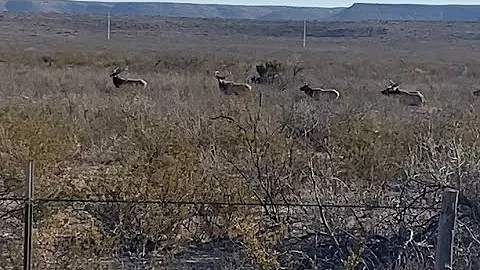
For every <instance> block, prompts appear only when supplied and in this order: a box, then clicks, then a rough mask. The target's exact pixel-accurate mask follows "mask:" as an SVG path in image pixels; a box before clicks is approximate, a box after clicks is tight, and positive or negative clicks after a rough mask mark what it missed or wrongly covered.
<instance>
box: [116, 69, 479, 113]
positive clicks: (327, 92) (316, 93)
mask: <svg viewBox="0 0 480 270" xmlns="http://www.w3.org/2000/svg"><path fill="white" fill-rule="evenodd" d="M127 69H128V67H127V68H119V67H115V68H114V69H113V71H112V72H111V74H110V77H111V78H112V81H113V84H114V85H115V87H116V88H119V87H120V86H121V85H140V86H143V88H146V87H147V82H146V81H145V80H143V79H140V78H122V77H120V76H119V74H120V73H121V72H123V71H126V70H127ZM231 75H232V74H231V73H229V74H228V75H223V76H222V75H220V71H218V70H217V71H215V78H216V79H217V82H218V87H219V89H220V91H221V92H222V93H223V94H225V95H235V96H238V95H242V94H244V93H248V92H251V91H252V86H251V85H250V84H248V83H240V82H233V81H229V80H227V79H226V78H227V77H228V76H231ZM255 79H256V78H254V79H251V81H252V82H253V83H255V82H256V81H255ZM388 82H389V85H388V86H387V87H386V88H385V89H384V90H382V91H380V93H381V94H383V95H385V96H389V97H395V98H398V100H399V102H400V103H401V104H403V105H406V106H423V105H425V97H424V96H423V94H422V93H421V92H419V91H407V90H403V89H400V87H399V84H398V83H395V82H394V81H392V80H390V79H389V80H388ZM299 89H300V91H302V92H304V93H305V94H306V95H307V96H308V97H310V98H312V99H314V100H317V101H320V100H323V101H333V100H338V99H340V92H339V91H337V90H336V89H323V88H311V87H310V86H309V85H308V83H304V85H303V86H301V87H300V88H299ZM472 93H473V95H474V96H477V97H478V96H480V90H476V91H473V92H472Z"/></svg>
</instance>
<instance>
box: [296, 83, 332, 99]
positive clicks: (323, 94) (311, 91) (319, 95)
mask: <svg viewBox="0 0 480 270" xmlns="http://www.w3.org/2000/svg"><path fill="white" fill-rule="evenodd" d="M300 91H302V92H304V93H305V94H307V96H309V97H311V98H313V99H315V100H327V101H332V100H336V99H339V98H340V93H339V92H338V91H337V90H335V89H322V88H311V87H310V86H308V83H305V84H304V85H303V86H302V87H300Z"/></svg>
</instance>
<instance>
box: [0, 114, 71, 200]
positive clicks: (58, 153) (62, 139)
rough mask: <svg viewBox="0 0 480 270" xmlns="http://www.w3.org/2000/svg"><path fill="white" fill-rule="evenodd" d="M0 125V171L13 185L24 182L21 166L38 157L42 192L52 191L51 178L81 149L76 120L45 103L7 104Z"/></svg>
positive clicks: (39, 190)
mask: <svg viewBox="0 0 480 270" xmlns="http://www.w3.org/2000/svg"><path fill="white" fill-rule="evenodd" d="M0 127H1V128H0V137H1V142H0V149H1V150H0V153H1V155H0V158H1V159H2V161H1V164H2V165H1V166H2V168H1V170H0V174H1V175H2V176H3V177H4V178H6V179H10V180H11V181H13V182H11V184H10V185H11V186H17V187H19V186H20V185H23V176H22V175H21V170H22V169H23V168H24V167H25V165H26V162H27V161H28V160H33V161H35V164H36V176H37V181H36V186H37V189H38V194H39V195H41V194H48V192H49V191H48V187H49V184H50V182H49V180H48V178H49V177H50V176H51V175H52V173H53V171H54V170H55V168H56V167H57V166H58V164H60V163H61V162H63V161H65V160H69V159H71V158H72V157H73V156H75V155H76V154H77V153H78V151H79V150H80V143H79V139H78V126H76V125H75V122H74V121H72V120H71V119H70V118H69V117H68V116H67V117H65V116H62V115H61V114H50V113H49V112H48V111H47V110H45V109H44V108H41V107H37V106H26V107H23V108H22V107H5V108H3V109H2V110H1V112H0ZM43 192H46V193H43Z"/></svg>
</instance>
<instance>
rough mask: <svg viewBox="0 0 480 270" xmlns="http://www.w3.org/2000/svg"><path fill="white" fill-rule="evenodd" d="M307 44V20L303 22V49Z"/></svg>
mask: <svg viewBox="0 0 480 270" xmlns="http://www.w3.org/2000/svg"><path fill="white" fill-rule="evenodd" d="M306 42H307V20H303V48H305V45H306Z"/></svg>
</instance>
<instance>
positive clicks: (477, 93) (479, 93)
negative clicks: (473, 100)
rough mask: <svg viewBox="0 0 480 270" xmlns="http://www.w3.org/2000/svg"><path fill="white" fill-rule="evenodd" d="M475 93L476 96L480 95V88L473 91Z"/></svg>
mask: <svg viewBox="0 0 480 270" xmlns="http://www.w3.org/2000/svg"><path fill="white" fill-rule="evenodd" d="M473 95H474V96H476V97H480V89H479V90H476V91H473Z"/></svg>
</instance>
